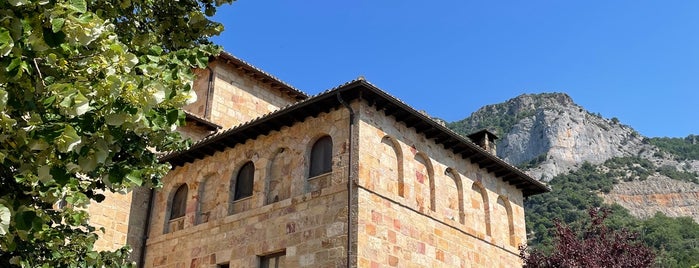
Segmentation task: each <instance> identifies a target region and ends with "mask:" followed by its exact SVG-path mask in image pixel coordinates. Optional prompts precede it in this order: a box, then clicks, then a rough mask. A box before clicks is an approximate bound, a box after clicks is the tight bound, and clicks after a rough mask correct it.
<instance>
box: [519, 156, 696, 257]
mask: <svg viewBox="0 0 699 268" xmlns="http://www.w3.org/2000/svg"><path fill="white" fill-rule="evenodd" d="M656 169H657V168H656V167H655V166H654V165H653V164H652V163H650V162H649V161H647V160H643V159H640V158H615V159H611V160H609V161H607V162H605V163H604V164H603V165H598V166H596V165H591V164H589V163H585V164H583V165H582V166H581V167H580V168H579V169H578V170H576V171H573V172H570V173H568V174H562V175H559V176H556V177H555V178H554V179H553V180H551V182H550V185H551V188H552V189H553V190H552V191H551V192H550V193H546V194H541V195H536V196H532V197H530V198H529V199H527V200H526V201H525V210H526V214H525V215H526V221H527V230H528V233H529V238H530V239H529V245H530V246H531V247H534V248H540V249H544V250H548V249H550V248H548V247H549V246H550V245H551V244H552V243H551V242H552V241H551V239H552V235H553V233H552V231H551V229H552V228H553V227H554V222H555V221H556V220H559V221H561V222H564V223H567V224H572V225H576V224H581V222H583V221H584V220H585V218H586V215H587V214H586V213H587V209H588V208H592V207H608V208H610V209H611V210H612V211H613V214H612V215H611V217H610V218H609V219H608V224H610V225H611V226H612V227H614V228H626V229H629V230H632V231H634V232H637V233H638V234H639V235H640V238H641V240H642V241H643V242H644V243H645V244H646V245H648V246H649V247H651V248H653V249H654V250H655V252H656V253H657V254H658V258H657V264H658V266H659V267H690V266H692V265H695V264H699V248H698V247H697V246H696V245H697V243H699V224H697V223H696V222H695V221H694V220H693V219H691V218H689V217H677V218H673V217H667V216H665V215H664V214H662V213H656V214H655V215H653V216H652V217H650V218H646V219H639V218H636V217H634V216H632V215H630V214H629V211H628V210H626V209H625V208H623V207H621V206H619V205H616V204H608V203H605V202H604V200H603V199H602V197H600V194H603V193H608V192H610V191H611V189H612V187H613V186H614V185H615V184H616V183H619V182H621V181H633V180H645V179H647V178H648V176H650V175H653V174H656V173H657V171H656Z"/></svg>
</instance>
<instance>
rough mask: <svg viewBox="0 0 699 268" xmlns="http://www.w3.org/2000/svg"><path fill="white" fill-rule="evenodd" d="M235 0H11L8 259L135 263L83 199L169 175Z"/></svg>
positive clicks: (2, 232)
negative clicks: (164, 154) (104, 235)
mask: <svg viewBox="0 0 699 268" xmlns="http://www.w3.org/2000/svg"><path fill="white" fill-rule="evenodd" d="M231 1H232V0H216V1H214V0H179V1H170V0H122V1H112V0H8V1H0V70H2V71H0V129H1V132H0V133H1V134H0V162H2V167H0V266H2V267H7V266H10V265H13V266H24V267H36V266H43V267H94V266H108V267H114V266H122V265H129V264H128V263H127V262H126V257H127V255H128V249H127V248H124V249H121V250H118V251H116V252H98V251H96V250H95V249H94V248H93V244H94V242H95V240H96V239H97V235H96V233H95V231H96V230H95V228H93V227H92V226H90V225H89V223H88V215H87V213H86V212H85V211H84V209H82V208H84V207H85V206H86V205H87V204H89V203H90V201H96V202H100V201H102V200H103V199H104V195H103V194H102V193H104V192H106V191H120V192H122V191H128V190H129V189H130V188H132V187H134V186H138V185H147V186H158V185H159V184H160V182H159V178H160V177H162V176H163V175H164V174H165V173H166V172H167V171H168V170H169V166H168V165H167V164H166V163H159V162H158V159H157V157H156V153H155V152H156V151H169V150H176V149H179V148H182V146H183V144H184V143H182V142H181V138H180V137H179V135H177V134H176V133H175V132H174V131H173V130H174V129H175V128H176V127H177V126H178V125H180V124H182V123H183V122H184V114H183V112H182V111H181V110H180V108H181V107H182V106H183V105H185V104H187V103H189V102H191V101H193V94H194V93H193V90H191V81H192V78H193V73H192V68H193V67H200V68H203V67H205V65H206V64H207V60H208V57H209V56H211V55H213V54H214V53H218V48H217V47H215V46H213V45H211V44H209V42H208V41H207V40H208V37H209V36H212V35H216V34H218V33H219V32H220V31H221V30H222V26H221V25H220V24H218V23H215V22H212V21H210V20H209V19H208V18H207V16H211V15H213V14H214V13H215V11H216V8H217V7H218V6H220V5H222V4H224V3H230V2H231ZM59 201H64V202H65V203H67V206H66V207H65V208H58V207H56V206H55V205H54V204H55V203H57V202H59Z"/></svg>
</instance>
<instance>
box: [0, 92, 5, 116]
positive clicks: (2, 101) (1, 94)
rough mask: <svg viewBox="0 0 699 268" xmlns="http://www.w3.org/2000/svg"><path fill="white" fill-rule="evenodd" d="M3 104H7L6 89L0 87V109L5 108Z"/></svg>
mask: <svg viewBox="0 0 699 268" xmlns="http://www.w3.org/2000/svg"><path fill="white" fill-rule="evenodd" d="M5 105H7V91H5V90H3V89H0V111H4V110H5Z"/></svg>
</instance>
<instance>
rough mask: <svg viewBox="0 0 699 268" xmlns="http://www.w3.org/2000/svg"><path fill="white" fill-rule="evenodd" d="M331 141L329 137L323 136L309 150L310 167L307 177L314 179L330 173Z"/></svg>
mask: <svg viewBox="0 0 699 268" xmlns="http://www.w3.org/2000/svg"><path fill="white" fill-rule="evenodd" d="M332 154H333V141H332V138H330V136H325V137H322V138H320V139H318V141H316V143H315V144H313V148H311V167H310V172H309V175H308V176H309V177H315V176H318V175H322V174H325V173H328V172H330V171H332Z"/></svg>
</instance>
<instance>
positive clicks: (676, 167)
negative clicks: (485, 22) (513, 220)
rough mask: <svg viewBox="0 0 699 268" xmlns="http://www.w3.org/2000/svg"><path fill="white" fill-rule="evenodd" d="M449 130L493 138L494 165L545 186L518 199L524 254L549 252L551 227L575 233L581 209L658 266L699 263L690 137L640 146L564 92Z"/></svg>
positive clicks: (697, 169) (698, 151) (697, 166)
mask: <svg viewBox="0 0 699 268" xmlns="http://www.w3.org/2000/svg"><path fill="white" fill-rule="evenodd" d="M448 126H449V127H450V128H452V129H453V130H454V131H456V132H459V133H461V134H462V135H467V134H469V133H472V132H474V131H477V130H480V129H484V128H485V129H489V130H490V131H493V132H495V133H496V134H497V135H498V136H499V137H500V140H499V141H498V142H497V153H498V156H499V157H501V158H503V159H505V160H506V161H509V162H510V163H512V164H514V165H516V166H518V167H519V168H521V169H523V170H525V172H527V173H529V174H530V175H532V176H533V177H535V178H538V179H542V180H544V181H547V182H548V183H549V185H550V186H551V188H552V189H553V190H552V192H550V193H546V194H542V195H536V196H532V197H530V198H528V199H527V200H525V211H526V213H525V214H526V220H527V230H528V232H529V234H528V237H529V238H530V241H529V245H530V246H532V247H535V248H542V249H547V247H548V246H550V245H551V244H550V242H551V241H550V240H551V239H552V234H553V232H552V230H551V228H552V227H553V226H554V221H555V220H560V221H562V222H564V223H567V224H573V225H576V224H577V225H580V224H582V223H581V221H582V220H585V219H587V218H588V217H587V210H588V208H595V207H608V208H611V209H612V211H613V214H612V215H611V216H610V217H609V218H608V219H607V221H608V224H610V225H611V226H613V227H615V228H627V229H630V230H632V231H635V232H637V233H638V234H639V235H640V238H641V239H642V241H643V242H644V243H645V244H646V245H648V246H650V247H652V248H653V249H654V250H655V251H656V253H657V254H658V259H657V264H658V266H659V267H691V266H692V265H697V264H699V224H698V223H697V222H699V174H698V173H699V144H697V143H698V141H697V140H698V138H699V137H697V136H696V135H689V136H688V137H685V138H647V137H643V136H642V135H641V134H640V133H638V132H636V131H635V130H634V129H632V128H631V127H629V126H627V125H624V124H622V122H620V121H619V120H618V119H616V118H612V119H606V118H604V117H602V116H601V115H600V114H595V113H592V112H589V111H587V110H585V109H584V108H583V107H581V106H579V105H577V104H575V103H574V102H573V100H572V98H570V97H569V96H568V95H566V94H563V93H545V94H525V95H521V96H518V97H516V98H513V99H511V100H508V101H506V102H504V103H499V104H493V105H488V106H485V107H483V108H481V109H479V110H478V111H476V112H474V113H473V114H471V116H469V117H468V118H465V119H463V120H460V121H457V122H452V123H449V124H448Z"/></svg>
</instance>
